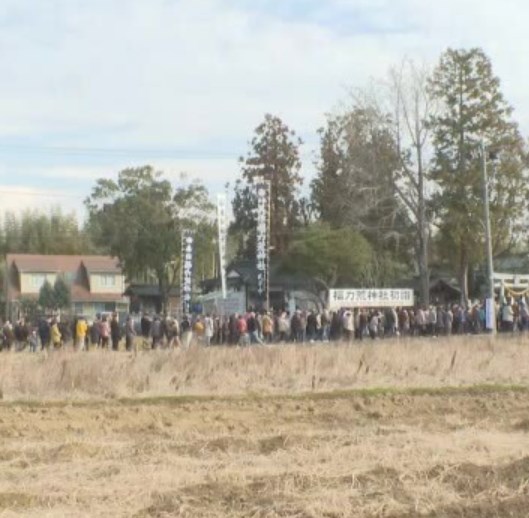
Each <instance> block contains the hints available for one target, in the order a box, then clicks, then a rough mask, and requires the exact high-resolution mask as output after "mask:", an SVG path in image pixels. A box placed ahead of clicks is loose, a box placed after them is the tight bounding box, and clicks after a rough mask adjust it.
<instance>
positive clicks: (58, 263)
mask: <svg viewBox="0 0 529 518" xmlns="http://www.w3.org/2000/svg"><path fill="white" fill-rule="evenodd" d="M58 277H62V278H63V279H64V280H65V281H66V284H67V285H68V286H69V287H70V295H71V307H70V308H69V310H67V311H66V312H68V313H71V314H74V315H84V316H86V317H88V318H94V317H95V316H96V315H97V314H98V313H104V312H113V311H116V312H118V313H124V312H127V311H128V308H129V299H128V297H126V296H124V295H123V293H124V291H125V289H126V286H125V276H124V275H123V272H122V270H121V268H120V266H119V263H118V260H117V259H115V258H113V257H108V256H99V255H86V256H77V255H30V254H8V255H7V256H6V269H5V283H4V295H5V301H6V317H7V318H10V319H15V318H18V317H19V313H20V301H21V299H23V298H32V299H37V298H38V296H39V292H40V289H41V287H42V285H43V284H44V283H45V282H46V281H48V282H50V284H51V285H53V284H54V283H55V280H56V279H57V278H58Z"/></svg>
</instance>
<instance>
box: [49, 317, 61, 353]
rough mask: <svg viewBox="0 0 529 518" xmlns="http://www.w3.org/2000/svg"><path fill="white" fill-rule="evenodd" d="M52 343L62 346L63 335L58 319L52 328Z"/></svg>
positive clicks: (55, 345) (56, 346) (54, 345)
mask: <svg viewBox="0 0 529 518" xmlns="http://www.w3.org/2000/svg"><path fill="white" fill-rule="evenodd" d="M50 336H51V343H52V344H53V347H55V348H58V347H60V346H61V341H62V335H61V332H60V330H59V324H58V322H57V320H54V321H53V323H52V325H51V329H50Z"/></svg>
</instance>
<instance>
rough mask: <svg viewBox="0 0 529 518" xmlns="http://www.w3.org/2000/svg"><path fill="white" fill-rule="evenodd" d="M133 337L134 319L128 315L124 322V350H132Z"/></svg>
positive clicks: (134, 335)
mask: <svg viewBox="0 0 529 518" xmlns="http://www.w3.org/2000/svg"><path fill="white" fill-rule="evenodd" d="M135 338H136V330H135V329H134V320H133V318H132V316H131V315H128V316H127V320H126V322H125V350H127V351H132V349H133V346H134V339H135ZM134 349H135V348H134Z"/></svg>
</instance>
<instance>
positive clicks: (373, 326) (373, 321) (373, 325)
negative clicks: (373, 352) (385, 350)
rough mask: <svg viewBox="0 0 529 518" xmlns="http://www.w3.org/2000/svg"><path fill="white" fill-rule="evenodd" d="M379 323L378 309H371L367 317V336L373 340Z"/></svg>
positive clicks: (376, 334)
mask: <svg viewBox="0 0 529 518" xmlns="http://www.w3.org/2000/svg"><path fill="white" fill-rule="evenodd" d="M379 325H380V314H379V312H378V311H373V313H372V314H371V317H370V319H369V336H370V337H371V338H372V339H373V340H374V339H375V338H376V337H377V336H378V328H379Z"/></svg>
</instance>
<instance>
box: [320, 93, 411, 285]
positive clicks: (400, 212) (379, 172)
mask: <svg viewBox="0 0 529 518" xmlns="http://www.w3.org/2000/svg"><path fill="white" fill-rule="evenodd" d="M320 135H321V152H320V160H319V162H318V164H317V167H318V174H317V176H316V178H315V179H314V180H313V182H312V201H313V204H314V206H315V207H316V209H317V211H318V212H319V214H320V217H321V220H322V221H323V222H325V223H329V224H330V225H331V226H332V227H334V228H343V227H348V228H352V229H354V230H356V231H358V232H360V233H361V234H362V235H363V236H364V237H365V238H367V240H368V241H369V242H370V244H371V246H372V247H373V249H374V251H375V254H374V255H373V262H374V263H380V266H381V267H380V268H374V269H373V272H378V274H376V273H374V277H373V278H372V279H371V281H370V282H371V283H373V284H375V285H376V284H378V285H384V284H386V283H387V282H390V281H391V278H392V277H393V278H394V277H398V276H399V275H400V274H402V269H401V268H400V267H399V262H400V263H407V262H408V249H409V248H410V244H409V243H408V242H407V239H408V240H409V232H408V231H409V220H408V218H407V217H406V213H405V211H404V208H403V206H402V204H401V202H400V200H399V198H398V196H397V193H396V189H395V180H396V173H397V171H398V170H399V168H400V166H401V161H400V156H399V151H398V146H397V143H396V141H395V138H394V134H393V131H392V126H391V119H390V117H389V116H387V115H386V114H384V113H381V112H380V111H379V110H377V109H376V107H374V106H372V105H369V104H363V103H356V104H355V106H354V107H353V108H352V109H351V110H350V111H348V112H346V113H343V114H341V115H338V116H335V117H331V118H329V119H328V121H327V126H326V127H325V128H324V129H323V130H320Z"/></svg>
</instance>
